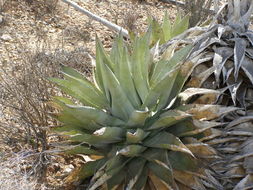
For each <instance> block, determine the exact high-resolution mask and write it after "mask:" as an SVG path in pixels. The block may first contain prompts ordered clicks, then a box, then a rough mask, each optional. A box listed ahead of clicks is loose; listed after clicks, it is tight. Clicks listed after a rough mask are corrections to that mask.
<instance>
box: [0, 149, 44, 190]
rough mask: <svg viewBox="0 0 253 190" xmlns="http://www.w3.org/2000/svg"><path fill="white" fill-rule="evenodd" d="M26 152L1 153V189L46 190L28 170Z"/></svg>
mask: <svg viewBox="0 0 253 190" xmlns="http://www.w3.org/2000/svg"><path fill="white" fill-rule="evenodd" d="M26 167H27V160H26V158H25V157H24V152H22V153H16V154H11V155H8V158H7V156H3V155H0V190H17V189H18V190H38V189H39V190H46V187H45V186H44V185H42V184H39V183H38V182H37V181H36V180H35V179H33V178H32V177H31V176H30V174H29V173H28V172H27V171H26Z"/></svg>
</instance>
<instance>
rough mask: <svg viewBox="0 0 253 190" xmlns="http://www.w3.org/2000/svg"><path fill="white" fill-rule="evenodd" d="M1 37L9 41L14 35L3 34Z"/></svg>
mask: <svg viewBox="0 0 253 190" xmlns="http://www.w3.org/2000/svg"><path fill="white" fill-rule="evenodd" d="M0 39H1V40H3V41H6V42H7V41H10V40H12V37H11V36H10V35H9V34H3V35H2V36H1V37H0Z"/></svg>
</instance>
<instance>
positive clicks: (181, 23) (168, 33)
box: [148, 12, 189, 45]
mask: <svg viewBox="0 0 253 190" xmlns="http://www.w3.org/2000/svg"><path fill="white" fill-rule="evenodd" d="M148 22H149V27H150V28H152V34H151V45H154V44H155V43H156V42H157V41H159V42H160V44H164V43H165V42H167V41H169V40H170V39H172V38H174V37H175V36H177V35H179V34H181V33H183V32H184V31H186V30H187V29H188V27H189V16H188V15H186V16H184V17H183V16H182V15H181V13H180V12H179V13H178V14H177V16H176V18H175V21H174V23H173V24H172V23H171V21H170V18H169V16H168V14H167V12H165V15H164V17H163V21H162V24H160V23H159V22H158V21H157V20H156V19H155V18H148Z"/></svg>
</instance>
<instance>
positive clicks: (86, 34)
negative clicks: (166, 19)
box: [0, 0, 176, 190]
mask: <svg viewBox="0 0 253 190" xmlns="http://www.w3.org/2000/svg"><path fill="white" fill-rule="evenodd" d="M75 2H76V3H78V5H80V6H81V7H83V8H85V9H87V10H89V11H91V12H92V13H94V14H97V15H99V16H101V17H103V18H105V19H108V20H109V21H110V22H113V23H116V24H118V25H120V26H122V27H124V28H126V29H128V30H129V29H130V30H133V31H135V32H138V33H141V32H143V31H145V29H146V26H147V16H153V17H155V18H157V19H158V20H161V18H162V17H163V15H164V12H165V11H167V12H168V13H169V15H170V17H171V19H174V18H175V15H176V8H175V7H174V6H172V5H168V4H163V3H160V2H156V1H151V0H150V1H146V2H142V3H139V2H135V1H127V0H126V1H122V0H75ZM96 35H97V36H98V37H99V38H100V39H101V41H102V43H103V45H104V47H105V48H106V49H107V50H109V49H110V47H111V44H112V41H113V40H112V39H113V38H114V37H115V35H116V33H115V32H113V31H111V30H109V29H108V28H107V27H105V26H103V25H101V24H100V23H98V22H96V21H93V20H91V19H89V18H88V17H87V16H85V15H83V14H82V13H80V12H78V11H76V10H74V9H73V8H72V7H70V6H68V5H67V4H65V3H63V2H61V1H60V0H59V1H58V0H45V1H43V0H34V1H31V0H25V1H24V0H7V1H6V0H0V84H1V85H0V88H1V90H0V100H1V101H0V102H1V103H0V160H4V161H2V162H1V163H2V164H1V165H0V181H1V180H2V183H0V190H8V189H17V188H21V186H22V189H20V190H23V189H24V190H25V189H29V190H30V189H43V188H44V189H45V188H46V187H44V184H46V185H47V186H48V189H63V188H66V189H67V187H66V185H65V184H64V179H65V177H66V176H68V174H69V173H70V172H71V171H73V169H74V168H75V167H76V166H77V165H79V164H80V163H81V162H83V161H85V158H75V159H73V158H72V157H66V156H61V155H57V154H49V156H47V157H46V159H44V157H43V156H44V154H42V155H41V154H40V156H39V157H38V156H37V157H36V156H34V155H36V154H37V152H38V151H40V150H41V148H37V149H36V151H34V149H33V148H34V147H33V146H30V145H26V143H25V142H24V141H23V140H21V138H23V137H24V136H23V133H26V132H27V131H26V125H25V126H23V125H24V124H27V123H25V121H23V120H24V118H27V116H26V115H20V112H18V111H17V109H16V108H14V107H15V106H14V105H17V106H20V104H19V103H20V102H19V101H23V100H24V99H25V98H26V96H24V98H23V95H24V94H26V92H28V91H33V82H32V81H33V79H35V78H36V75H33V74H34V73H33V71H34V69H37V68H40V71H41V72H42V73H43V77H48V76H54V75H56V73H58V68H59V67H58V65H59V64H60V63H64V64H69V65H70V66H73V67H75V68H77V69H79V70H80V71H82V72H85V73H86V74H90V69H89V67H90V66H89V62H90V60H89V57H88V56H87V54H90V55H91V56H95V39H96ZM54 64H55V65H57V66H55V65H54ZM29 65H32V67H31V66H29ZM41 65H42V66H41ZM49 67H52V68H49ZM28 68H29V69H28ZM41 68H43V69H41ZM29 72H31V75H30V76H34V77H35V78H33V79H29V80H30V81H29V82H31V83H28V84H22V81H26V80H27V75H28V76H29ZM36 72H37V70H36ZM38 73H40V72H38ZM35 74H36V73H35ZM28 78H29V77H28ZM34 81H40V78H39V79H38V80H34ZM19 82H20V83H19ZM23 83H26V82H23ZM34 84H35V85H37V83H35V82H34ZM39 84H41V83H39ZM43 84H44V83H43ZM15 85H16V86H15ZM26 85H28V87H27V86H26ZM6 86H7V87H8V88H6ZM20 86H21V87H20ZM46 87H48V86H47V85H46ZM3 88H4V90H3ZM34 88H36V86H34ZM8 89H12V91H11V92H12V93H10V92H9V91H8ZM13 89H14V90H13ZM19 89H20V90H19ZM38 89H39V90H41V88H40V87H38ZM22 90H23V91H22ZM6 91H7V92H8V93H6ZM34 91H35V90H34ZM13 92H14V95H13ZM15 93H16V94H15ZM41 93H42V94H43V93H44V92H41ZM27 94H29V93H27ZM15 95H17V97H16V96H15ZM30 95H31V99H32V100H36V97H33V93H30ZM49 95H50V93H49ZM52 95H54V93H52ZM26 101H28V103H30V102H29V99H28V100H26ZM6 102H7V103H8V105H7V104H5V103H6ZM28 105H29V106H30V105H38V106H41V105H43V106H44V102H40V101H38V102H36V104H28ZM22 106H23V104H22V103H21V108H22V109H26V108H27V107H26V106H24V107H22ZM29 106H28V108H27V110H28V111H27V112H28V113H31V115H33V112H36V109H34V108H31V106H30V107H29ZM43 106H42V107H43ZM13 110H15V113H14V112H13ZM21 112H22V110H21ZM27 112H25V113H27ZM28 115H29V114H28ZM35 118H36V115H35ZM22 119H23V120H22ZM21 121H22V122H21ZM33 124H34V123H33ZM35 125H36V126H39V124H38V123H35ZM46 125H48V126H46V127H50V126H51V125H54V122H52V121H51V120H50V121H47V122H46ZM49 125H50V126H49ZM43 127H44V126H43ZM46 134H47V135H48V136H47V137H46V138H48V141H49V147H47V151H48V152H49V153H50V151H51V152H54V151H55V149H54V147H55V146H54V144H55V143H56V142H57V140H58V138H56V137H54V134H52V133H49V134H48V132H46ZM26 142H27V141H26ZM52 147H53V148H52ZM20 151H23V152H22V154H21V157H20V154H17V153H18V152H19V153H20ZM29 152H32V153H34V154H33V155H32V154H31V155H32V156H30V157H29V156H27V155H29ZM17 155H19V156H18V158H17ZM42 157H43V159H44V160H46V161H47V162H48V163H47V166H48V169H47V173H46V174H44V176H45V177H46V178H43V180H40V182H41V183H42V184H43V185H42V186H41V185H36V184H34V183H30V184H29V185H28V186H25V184H23V183H29V182H26V181H25V179H24V176H22V178H20V176H19V175H20V174H21V175H23V172H24V170H25V171H29V169H31V167H34V165H32V164H30V162H31V163H35V162H32V161H34V160H35V159H38V158H39V159H42ZM86 159H87V158H86ZM31 160H32V161H31ZM13 161H14V162H15V163H16V164H15V165H13V164H11V163H13ZM18 163H19V164H18ZM17 166H18V167H17ZM19 166H20V167H19ZM35 166H36V167H37V166H38V165H35ZM41 176H43V175H41ZM14 178H15V179H16V178H17V179H19V180H21V181H23V182H21V181H19V180H17V181H15V180H14ZM8 180H11V181H9V182H10V186H11V187H10V186H9V187H8V186H6V184H8ZM13 180H14V181H13ZM28 181H29V180H28ZM21 183H22V184H21ZM4 184H5V185H4Z"/></svg>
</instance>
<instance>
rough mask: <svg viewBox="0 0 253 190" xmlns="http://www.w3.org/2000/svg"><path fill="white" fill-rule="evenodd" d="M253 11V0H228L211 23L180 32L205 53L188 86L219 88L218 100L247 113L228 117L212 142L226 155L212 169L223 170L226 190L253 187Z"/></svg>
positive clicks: (197, 51) (200, 54)
mask: <svg viewBox="0 0 253 190" xmlns="http://www.w3.org/2000/svg"><path fill="white" fill-rule="evenodd" d="M252 11H253V1H252V0H233V1H228V3H227V4H225V5H224V6H223V7H222V8H221V10H220V11H219V12H218V15H217V16H216V20H215V22H214V23H212V24H211V25H210V26H207V27H195V28H192V29H189V30H188V31H186V32H185V33H184V34H182V35H181V36H179V37H177V39H183V40H184V41H187V42H188V43H193V44H195V45H194V50H193V53H192V56H197V55H199V56H200V57H201V58H200V59H199V60H198V61H197V62H195V69H194V71H193V73H192V74H191V77H190V80H189V81H188V82H187V85H186V86H188V87H202V88H203V87H204V88H209V89H215V90H218V89H219V90H220V91H221V92H223V93H222V95H221V96H219V99H218V100H217V99H216V100H217V101H216V103H218V104H223V105H228V106H229V105H237V106H238V107H241V108H243V109H245V108H246V112H244V113H243V115H233V117H231V118H229V120H227V119H225V121H226V122H228V125H227V126H226V127H225V128H221V130H222V133H221V134H222V136H220V137H218V136H217V137H216V139H215V140H214V141H212V142H209V143H212V144H216V145H215V146H216V148H217V150H219V152H220V153H221V155H222V157H223V159H222V160H219V162H216V164H214V165H213V168H215V170H216V171H219V173H220V176H219V177H220V178H221V182H222V184H223V186H224V189H234V190H239V189H240V190H241V189H252V188H253V177H252V165H253V160H252V155H253V150H252V148H250V147H251V146H252V124H251V123H252V116H251V115H250V114H249V112H251V111H250V110H251V109H252V103H253V98H252V97H253V96H252V94H253V60H252V59H253V56H252V55H253V53H252V52H253V32H252V31H251V30H250V29H249V24H250V16H251V14H252ZM168 44H170V42H169V43H168ZM164 47H166V45H165V46H164ZM204 103H205V101H204ZM220 163H223V164H221V165H220Z"/></svg>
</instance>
